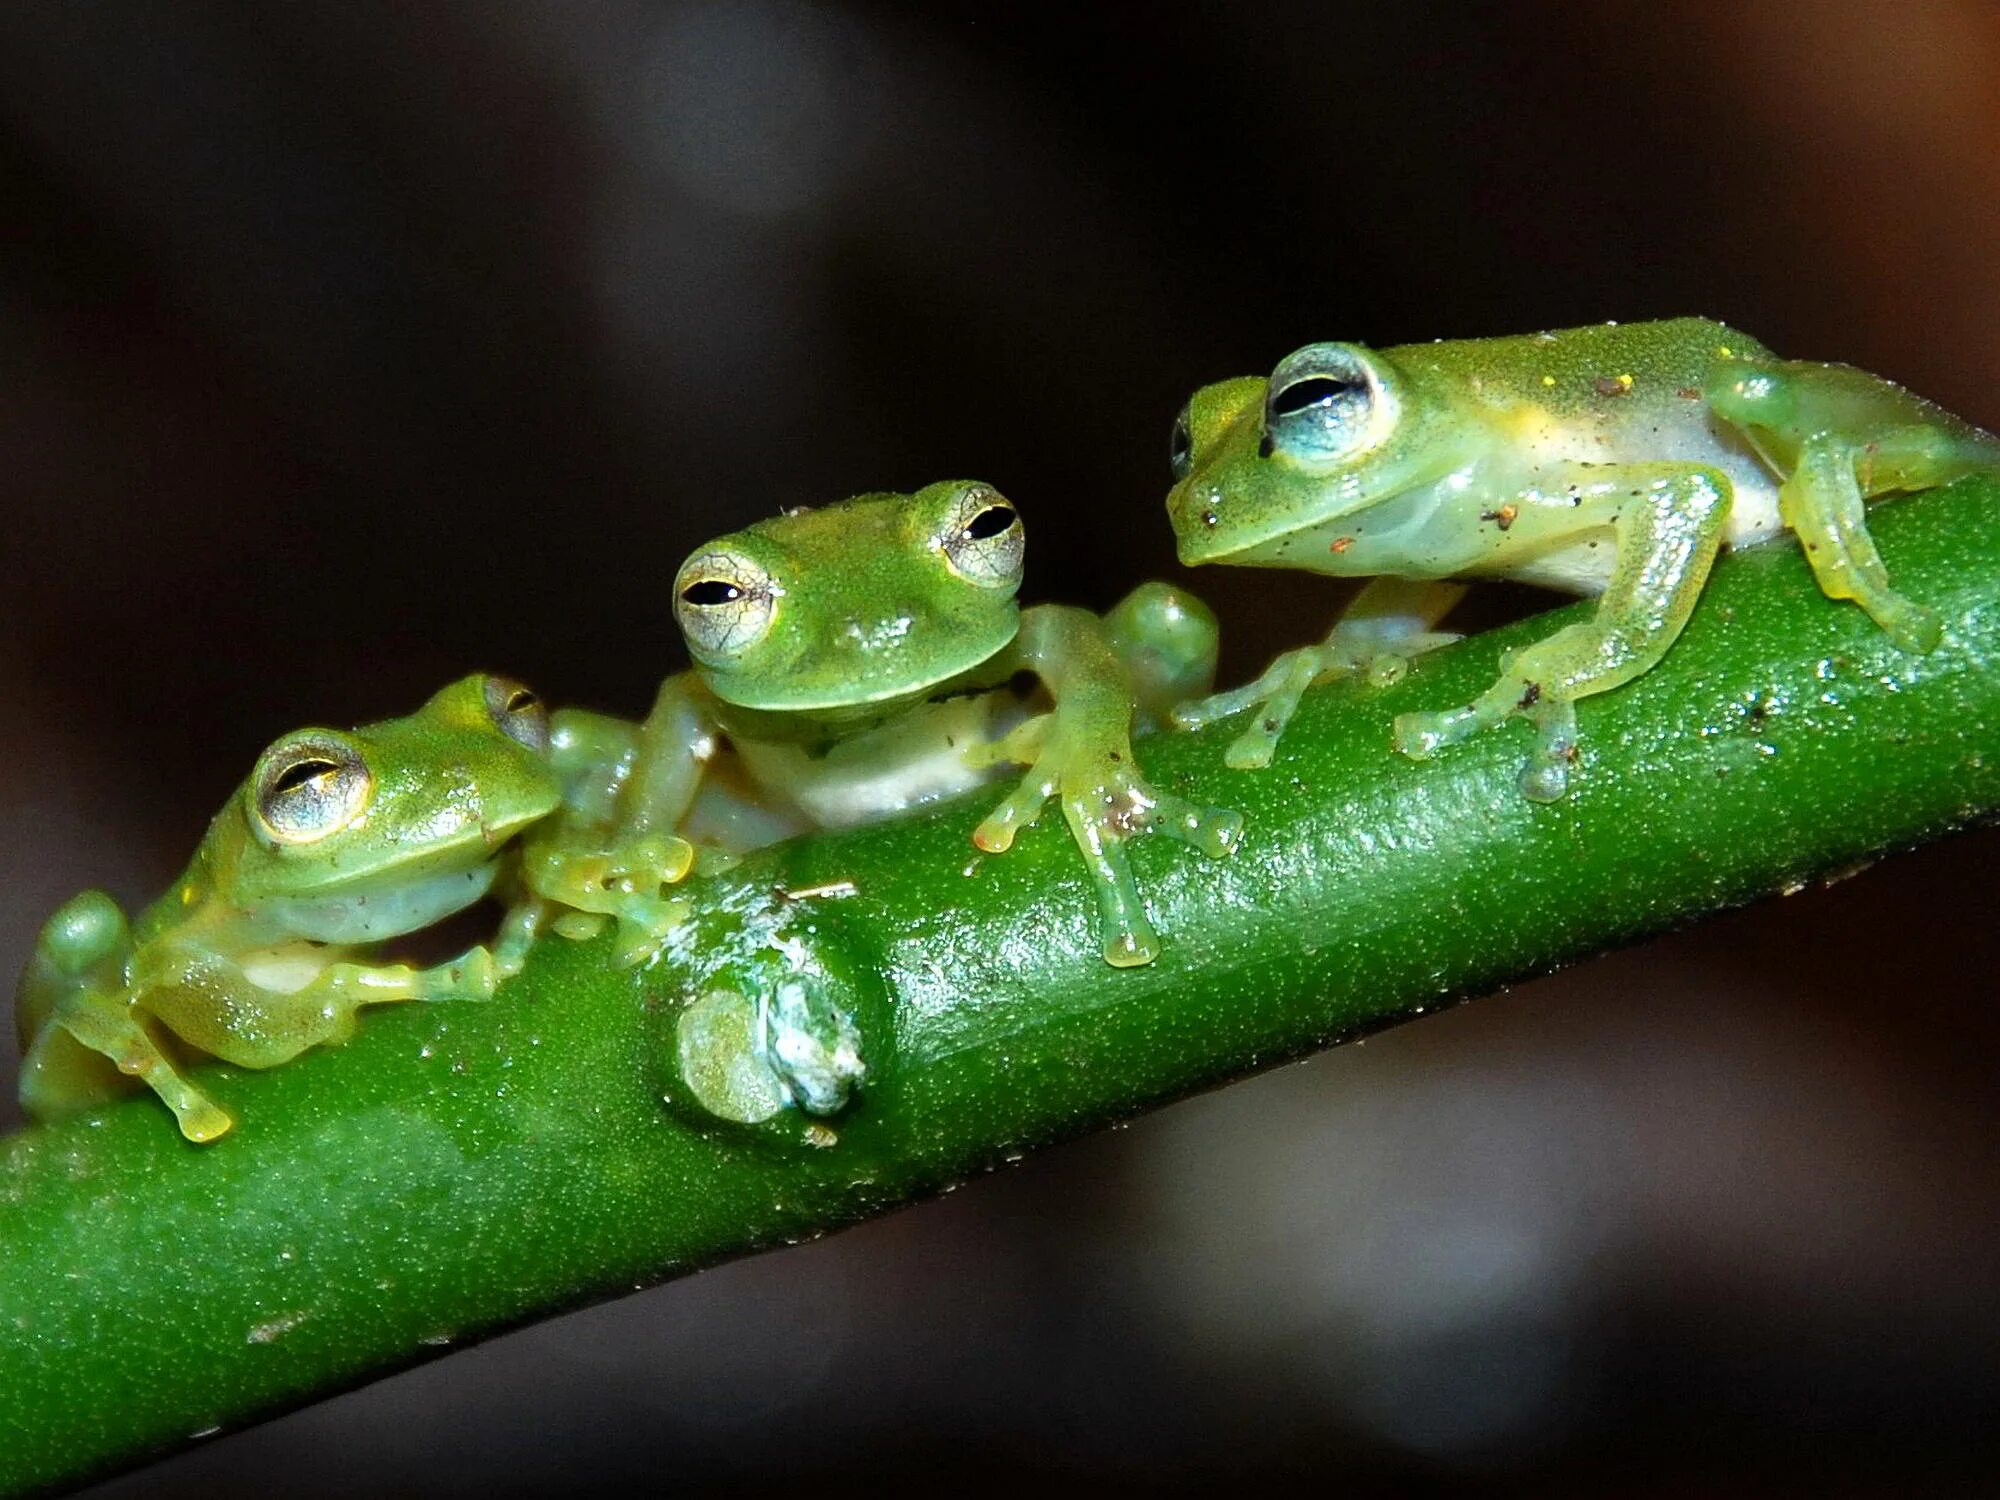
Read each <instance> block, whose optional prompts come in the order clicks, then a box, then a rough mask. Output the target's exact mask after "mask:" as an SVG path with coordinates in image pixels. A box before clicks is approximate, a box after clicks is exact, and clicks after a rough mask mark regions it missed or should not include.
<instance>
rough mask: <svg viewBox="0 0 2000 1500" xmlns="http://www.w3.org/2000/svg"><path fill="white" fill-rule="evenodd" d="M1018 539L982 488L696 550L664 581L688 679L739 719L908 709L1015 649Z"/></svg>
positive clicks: (758, 529) (823, 515) (898, 500)
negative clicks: (689, 665)
mask: <svg viewBox="0 0 2000 1500" xmlns="http://www.w3.org/2000/svg"><path fill="white" fill-rule="evenodd" d="M1023 546H1024V536H1023V532H1022V528H1021V517H1020V514H1019V513H1018V512H1017V511H1016V510H1015V509H1014V507H1013V505H1012V504H1011V503H1010V502H1009V501H1008V500H1007V499H1006V498H1005V497H1003V496H1002V495H1001V494H1000V492H999V491H997V490H995V489H994V488H993V487H992V486H991V485H986V484H978V483H974V482H971V481H966V480H951V481H947V482H944V483H941V484H933V485H929V486H927V487H925V488H924V489H921V490H918V491H917V492H916V493H915V494H914V495H895V494H874V495H858V496H856V497H855V498H853V499H851V500H843V501H841V502H839V503H838V504H834V505H828V506H824V507H821V508H819V509H816V510H795V511H788V512H786V513H785V514H783V515H780V516H775V517H773V518H772V519H770V520H768V521H760V522H758V523H757V524H756V525H754V526H750V527H747V528H745V529H744V530H742V531H738V532H733V533H731V534H730V535H728V536H724V537H719V538H717V539H716V540H715V541H712V542H710V543H708V544H707V545H706V546H704V547H701V548H699V549H697V550H696V551H695V553H694V555H693V556H691V557H690V558H689V559H688V560H687V561H686V562H685V563H684V564H682V566H681V570H680V574H679V576H678V577H676V579H675V580H674V615H675V618H676V619H677V620H678V621H679V623H680V627H681V632H682V634H683V635H684V636H686V638H687V643H688V652H689V654H690V655H692V656H693V657H694V661H695V669H696V671H697V672H698V673H699V674H700V676H701V679H702V680H703V681H704V682H705V683H706V684H707V685H708V687H709V688H710V690H711V691H713V692H714V693H715V695H716V696H717V697H719V698H721V699H722V700H723V701H724V702H725V703H729V704H734V705H736V706H737V707H739V708H746V709H753V710H758V711H764V712H777V713H805V714H821V715H824V714H841V713H847V712H866V711H869V710H872V709H880V708H883V707H886V706H889V705H895V704H900V703H903V702H906V701H908V700H910V699H912V698H916V697H920V696H922V695H924V694H925V693H927V692H929V691H930V690H931V689H933V688H935V687H937V686H938V685H940V684H942V683H946V682H949V681H950V680H951V679H953V678H955V677H959V676H962V675H963V674H964V673H966V672H969V671H971V670H972V669H974V668H975V667H977V666H979V665H980V664H981V663H983V662H985V661H986V660H987V659H988V658H990V657H992V656H993V655H994V654H995V653H996V652H998V651H1000V650H1001V649H1002V648H1004V647H1005V646H1006V645H1007V644H1008V642H1010V641H1011V640H1013V639H1014V634H1015V632H1016V630H1018V629H1019V626H1020V606H1019V605H1018V604H1017V603H1016V602H1015V599H1014V595H1015V593H1016V591H1017V590H1018V589H1019V588H1020V586H1021V560H1022V552H1023Z"/></svg>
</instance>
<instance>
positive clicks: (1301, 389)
mask: <svg viewBox="0 0 2000 1500" xmlns="http://www.w3.org/2000/svg"><path fill="white" fill-rule="evenodd" d="M1361 389H1363V386H1362V383H1361V382H1360V381H1358V380H1338V379H1336V378H1334V377H1333V376H1331V375H1308V376H1307V377H1306V378H1305V379H1304V380H1294V381H1293V382H1292V383H1291V384H1290V385H1288V386H1286V387H1285V388H1284V389H1283V390H1282V391H1279V392H1278V393H1277V394H1276V395H1275V396H1273V397H1272V398H1271V415H1272V416H1274V417H1289V416H1290V415H1291V414H1292V413H1293V412H1295V411H1304V410H1305V409H1306V408H1307V407H1308V406H1318V405H1319V404H1320V403H1321V402H1323V401H1332V400H1334V399H1335V398H1336V397H1339V396H1346V395H1351V394H1352V393H1354V392H1355V391H1358V390H1361Z"/></svg>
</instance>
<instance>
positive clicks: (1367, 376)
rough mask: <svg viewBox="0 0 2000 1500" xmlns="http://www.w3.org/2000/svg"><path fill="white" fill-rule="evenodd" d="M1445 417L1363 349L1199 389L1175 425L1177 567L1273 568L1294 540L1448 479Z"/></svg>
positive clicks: (1170, 503)
mask: <svg viewBox="0 0 2000 1500" xmlns="http://www.w3.org/2000/svg"><path fill="white" fill-rule="evenodd" d="M1442 417H1443V414H1442V413H1441V412H1437V411H1434V410H1433V409H1432V404H1431V403H1430V402H1429V401H1427V400H1426V399H1425V397H1424V392H1423V390H1422V388H1421V386H1420V385H1419V384H1418V383H1417V382H1413V381H1410V380H1408V379H1406V378H1405V376H1404V375H1403V373H1402V372H1401V371H1400V370H1398V369H1397V367H1396V366H1395V365H1394V364H1393V363H1391V362H1390V361H1389V360H1388V359H1387V358H1385V357H1384V356H1382V355H1380V354H1377V353H1376V352H1374V351H1373V350H1369V349H1365V348H1363V347H1362V346H1360V345H1359V344H1308V345H1306V347H1305V348H1303V349H1300V350H1297V351H1296V352H1294V353H1292V354H1289V355H1287V356H1286V357H1285V358H1284V359H1283V360H1281V361H1280V362H1279V363H1278V367H1277V368H1276V369H1274V370H1273V371H1272V372H1271V374H1270V376H1269V377H1268V378H1260V377H1256V376H1245V377H1242V378H1239V379H1236V380H1225V381H1221V382H1220V383H1218V384H1215V385H1209V386H1204V387H1202V389H1200V390H1198V391H1196V392H1195V394H1194V397H1193V399H1192V400H1190V401H1189V402H1188V404H1187V406H1186V407H1185V408H1183V409H1182V411H1181V414H1180V417H1179V418H1178V420H1177V421H1176V422H1175V423H1174V435H1173V450H1172V462H1173V470H1174V479H1175V484H1174V487H1173V489H1172V490H1171V491H1170V492H1169V493H1168V495H1167V514H1168V516H1169V518H1170V519H1171V520H1172V522H1173V527H1174V536H1175V540H1176V542H1177V544H1178V549H1179V552H1180V560H1181V561H1182V562H1183V563H1187V564H1190V565H1193V564H1197V563H1209V562H1230V563H1252V564H1255V563H1264V562H1275V561H1277V560H1278V558H1277V557H1276V555H1275V554H1276V552H1277V550H1278V544H1279V543H1282V542H1284V541H1285V540H1286V539H1287V538H1291V537H1294V536H1296V535H1297V534H1298V533H1300V532H1304V531H1310V530H1313V529H1316V528H1319V527H1322V526H1325V525H1327V524H1328V523H1330V522H1334V521H1337V520H1340V519H1342V518H1344V517H1349V516H1352V515H1354V514H1355V513H1356V512H1358V511H1362V510H1366V509H1367V508H1368V507H1369V506H1371V505H1374V504H1376V503H1378V502H1379V501H1381V500H1383V499H1385V498H1386V497H1389V496H1393V495H1399V494H1402V493H1404V492H1406V491H1407V490H1408V489H1409V488H1410V486H1411V485H1412V484H1414V483H1418V482H1420V481H1421V480H1422V479H1423V478H1424V477H1425V476H1427V475H1432V474H1437V473H1442V472H1444V470H1445V469H1448V468H1449V467H1450V462H1449V461H1448V454H1447V449H1448V448H1449V447H1450V444H1449V443H1448V442H1447V441H1446V440H1445V439H1446V438H1447V436H1448V433H1449V431H1450V427H1449V424H1448V423H1447V422H1445V421H1444V420H1442ZM1287 562H1288V564H1289V565H1293V566H1296V565H1297V563H1296V560H1295V559H1287Z"/></svg>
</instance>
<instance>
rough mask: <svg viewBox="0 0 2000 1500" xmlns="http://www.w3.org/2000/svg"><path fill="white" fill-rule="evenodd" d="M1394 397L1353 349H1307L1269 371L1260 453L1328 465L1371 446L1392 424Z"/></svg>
mask: <svg viewBox="0 0 2000 1500" xmlns="http://www.w3.org/2000/svg"><path fill="white" fill-rule="evenodd" d="M1394 406H1395V402H1394V398H1393V397H1392V396H1390V394H1389V392H1388V391H1387V390H1386V389H1385V388H1384V387H1383V385H1382V382H1381V380H1380V379H1379V378H1378V376H1377V374H1376V372H1375V370H1374V368H1373V366H1372V365H1371V364H1370V363H1369V360H1368V357H1367V354H1366V353H1365V352H1364V351H1363V350H1360V349H1357V348H1355V347H1354V346H1353V345H1352V344H1308V345H1306V347H1305V348H1303V349H1300V350H1298V351H1297V352H1295V353H1293V354H1289V355H1287V356H1286V357H1285V358H1284V359H1282V360H1280V361H1279V362H1278V367H1277V368H1276V369H1275V370H1273V371H1272V372H1271V379H1270V382H1269V385H1268V387H1267V389H1266V392H1265V396H1264V442H1263V445H1262V449H1261V451H1262V453H1263V455H1264V456H1265V457H1266V458H1269V457H1270V456H1271V454H1272V453H1274V452H1277V453H1282V454H1285V455H1287V456H1288V457H1292V458H1299V459H1304V460H1307V461H1308V462H1317V463H1327V462H1331V461H1334V460H1338V459H1342V458H1348V457H1351V456H1352V455H1354V454H1357V453H1360V452H1363V451H1365V450H1366V449H1369V448H1372V447H1374V446H1375V445H1376V444H1377V443H1379V442H1380V441H1381V439H1382V436H1383V435H1384V434H1385V433H1386V432H1387V430H1388V426H1389V424H1390V423H1391V422H1393V421H1394V419H1395V411H1394Z"/></svg>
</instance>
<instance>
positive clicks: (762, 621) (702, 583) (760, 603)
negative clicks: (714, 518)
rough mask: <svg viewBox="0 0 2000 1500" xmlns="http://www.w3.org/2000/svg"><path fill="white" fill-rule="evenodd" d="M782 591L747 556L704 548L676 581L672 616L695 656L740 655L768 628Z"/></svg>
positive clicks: (691, 560) (684, 568) (690, 561)
mask: <svg viewBox="0 0 2000 1500" xmlns="http://www.w3.org/2000/svg"><path fill="white" fill-rule="evenodd" d="M783 592H784V590H783V589H781V588H779V587H778V585H777V584H776V582H774V581H773V580H772V578H771V575H770V574H769V573H767V572H765V571H764V569H763V568H762V567H761V566H759V565H758V564H757V563H754V562H752V561H751V560H750V559H749V558H747V557H740V556H738V555H736V554H735V553H731V552H702V553H698V554H696V555H695V556H694V557H691V558H689V559H688V560H687V562H686V564H685V565H683V566H682V568H681V575H680V577H679V578H678V579H676V580H675V581H674V618H675V619H676V620H677V621H679V623H680V627H681V633H682V634H683V635H685V636H686V637H687V642H688V647H689V649H690V650H692V651H693V652H694V653H695V655H697V656H701V657H716V656H738V655H741V654H742V653H743V652H745V651H748V650H749V649H750V648H751V647H752V646H754V645H756V644H757V642H759V641H761V640H762V639H763V638H764V636H765V634H766V633H767V632H768V631H769V630H770V628H771V620H772V618H773V617H774V616H775V615H776V613H777V604H778V596H779V595H780V594H782V593H783Z"/></svg>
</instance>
